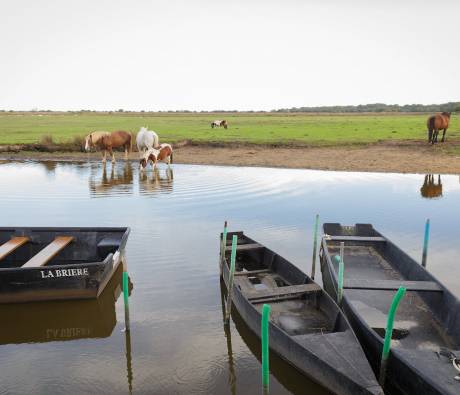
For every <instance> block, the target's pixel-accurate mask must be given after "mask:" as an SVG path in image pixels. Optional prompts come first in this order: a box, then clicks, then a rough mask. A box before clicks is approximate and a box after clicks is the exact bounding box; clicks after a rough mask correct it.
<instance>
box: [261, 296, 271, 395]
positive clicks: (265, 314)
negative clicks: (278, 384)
mask: <svg viewBox="0 0 460 395" xmlns="http://www.w3.org/2000/svg"><path fill="white" fill-rule="evenodd" d="M269 322H270V305H268V304H264V305H263V306H262V322H261V334H260V335H261V336H260V338H261V340H262V389H263V393H264V394H267V393H268V388H269V384H270V365H269V359H270V351H269V350H270V347H269V339H268V337H269V336H268V334H269V331H268V328H269Z"/></svg>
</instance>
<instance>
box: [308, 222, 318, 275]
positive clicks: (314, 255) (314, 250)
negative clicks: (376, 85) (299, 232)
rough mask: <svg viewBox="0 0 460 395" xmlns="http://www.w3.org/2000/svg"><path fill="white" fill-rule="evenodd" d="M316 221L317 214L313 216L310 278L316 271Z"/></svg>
mask: <svg viewBox="0 0 460 395" xmlns="http://www.w3.org/2000/svg"><path fill="white" fill-rule="evenodd" d="M318 223H319V214H316V218H315V228H314V230H313V258H312V261H311V276H310V277H311V279H312V280H314V279H315V272H316V248H317V245H318Z"/></svg>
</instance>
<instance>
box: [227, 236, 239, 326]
mask: <svg viewBox="0 0 460 395" xmlns="http://www.w3.org/2000/svg"><path fill="white" fill-rule="evenodd" d="M237 244H238V236H237V235H233V238H232V255H231V256H230V271H229V273H228V289H227V292H228V295H227V309H226V311H225V323H226V324H228V323H229V322H230V313H231V311H232V296H233V279H234V277H235V261H236V246H237Z"/></svg>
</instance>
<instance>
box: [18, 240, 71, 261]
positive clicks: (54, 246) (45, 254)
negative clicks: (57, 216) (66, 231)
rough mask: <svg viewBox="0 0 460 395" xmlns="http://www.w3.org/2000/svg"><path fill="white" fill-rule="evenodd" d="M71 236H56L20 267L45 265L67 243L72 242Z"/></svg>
mask: <svg viewBox="0 0 460 395" xmlns="http://www.w3.org/2000/svg"><path fill="white" fill-rule="evenodd" d="M73 239H74V238H73V237H72V236H58V237H56V238H55V239H54V240H53V241H52V242H51V243H50V244H48V245H47V246H46V247H45V248H43V250H41V251H40V252H39V253H38V254H36V255H34V256H33V257H32V258H31V259H29V260H28V261H27V262H26V263H25V264H24V265H22V267H39V266H43V265H46V264H47V263H48V262H49V261H50V260H51V259H53V258H54V257H55V256H56V255H57V254H58V253H59V252H60V251H62V250H63V249H64V248H65V247H66V246H67V245H68V244H69V243H71V242H72V241H73Z"/></svg>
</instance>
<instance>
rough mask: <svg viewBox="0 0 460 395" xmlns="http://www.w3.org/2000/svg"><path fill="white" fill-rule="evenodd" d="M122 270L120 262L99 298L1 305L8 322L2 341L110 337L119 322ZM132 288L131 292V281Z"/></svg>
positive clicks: (0, 328) (0, 313)
mask: <svg viewBox="0 0 460 395" xmlns="http://www.w3.org/2000/svg"><path fill="white" fill-rule="evenodd" d="M122 274H123V267H122V265H119V266H118V268H117V269H116V271H115V273H114V275H113V276H112V278H111V279H110V281H109V282H108V284H107V286H106V287H105V289H104V291H103V292H102V294H101V295H100V297H99V298H97V299H86V300H70V301H63V300H58V301H51V302H33V303H20V304H17V303H16V304H2V305H0V316H1V317H3V318H2V319H3V320H4V322H7V323H8V325H0V345H6V344H21V343H46V342H56V341H70V340H78V339H90V338H105V337H109V336H110V335H111V334H112V332H113V329H114V328H115V324H116V322H117V316H116V312H115V303H116V301H117V299H118V297H119V296H120V294H121V292H122ZM128 288H129V291H130V292H131V290H132V288H133V285H132V283H131V282H129V287H128Z"/></svg>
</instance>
